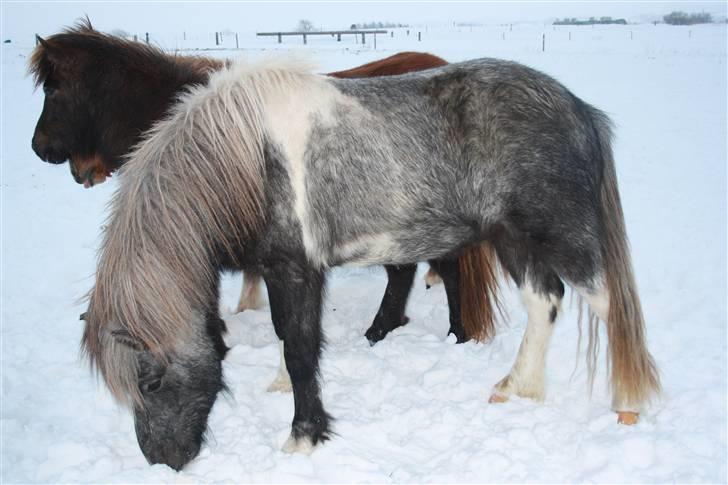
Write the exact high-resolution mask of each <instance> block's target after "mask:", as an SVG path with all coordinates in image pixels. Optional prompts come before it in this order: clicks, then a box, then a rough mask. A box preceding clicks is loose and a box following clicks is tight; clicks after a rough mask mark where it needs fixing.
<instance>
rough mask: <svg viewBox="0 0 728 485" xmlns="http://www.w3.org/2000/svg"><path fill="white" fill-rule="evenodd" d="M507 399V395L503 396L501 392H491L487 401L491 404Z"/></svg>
mask: <svg viewBox="0 0 728 485" xmlns="http://www.w3.org/2000/svg"><path fill="white" fill-rule="evenodd" d="M507 401H508V396H503V395H501V394H491V396H490V399H488V402H489V403H491V404H500V403H504V402H507Z"/></svg>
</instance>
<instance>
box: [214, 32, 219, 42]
mask: <svg viewBox="0 0 728 485" xmlns="http://www.w3.org/2000/svg"><path fill="white" fill-rule="evenodd" d="M215 45H220V36H219V34H218V33H217V32H215Z"/></svg>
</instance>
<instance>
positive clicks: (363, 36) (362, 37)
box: [361, 32, 367, 45]
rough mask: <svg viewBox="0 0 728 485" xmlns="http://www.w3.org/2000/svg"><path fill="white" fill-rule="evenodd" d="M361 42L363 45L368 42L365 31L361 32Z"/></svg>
mask: <svg viewBox="0 0 728 485" xmlns="http://www.w3.org/2000/svg"><path fill="white" fill-rule="evenodd" d="M361 43H362V45H364V44H366V43H367V37H366V34H365V33H364V32H362V33H361Z"/></svg>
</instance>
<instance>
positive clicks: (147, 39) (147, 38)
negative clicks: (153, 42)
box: [144, 32, 149, 44]
mask: <svg viewBox="0 0 728 485" xmlns="http://www.w3.org/2000/svg"><path fill="white" fill-rule="evenodd" d="M144 36H145V37H146V41H147V44H149V32H145V33H144Z"/></svg>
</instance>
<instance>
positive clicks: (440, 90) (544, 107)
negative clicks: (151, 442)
mask: <svg viewBox="0 0 728 485" xmlns="http://www.w3.org/2000/svg"><path fill="white" fill-rule="evenodd" d="M382 107H386V109H383V108H382ZM610 136H611V133H610V129H609V124H608V120H607V118H606V117H605V116H604V115H603V114H601V113H600V112H599V111H598V110H596V109H595V108H593V107H591V106H589V105H587V104H586V103H584V102H583V101H581V100H580V99H579V98H577V97H576V96H574V95H573V94H572V93H571V92H569V91H568V90H567V89H566V88H565V87H563V86H562V85H561V84H559V83H558V82H556V81H555V80H553V79H552V78H550V77H548V76H546V75H544V74H542V73H539V72H537V71H534V70H532V69H529V68H527V67H525V66H521V65H519V64H516V63H512V62H506V61H500V60H495V59H481V60H475V61H469V62H465V63H461V64H454V65H450V66H446V67H442V68H438V69H433V70H429V71H425V72H419V73H411V74H407V75H403V76H391V77H386V78H378V79H361V80H338V79H331V78H325V77H322V76H316V75H313V74H310V72H308V71H307V70H306V69H305V68H302V67H300V66H298V65H295V64H292V63H290V62H288V63H282V64H268V65H263V66H259V67H242V66H234V67H232V68H230V69H223V70H221V71H220V72H219V73H216V74H215V75H213V76H212V77H211V80H210V83H209V85H208V86H207V87H200V88H197V89H195V90H193V91H192V92H191V94H190V95H188V96H186V97H184V98H183V99H182V100H181V104H180V105H179V106H178V107H177V108H175V110H174V111H173V114H172V116H171V117H170V118H169V119H167V120H164V121H162V122H161V123H160V124H159V125H158V126H157V127H155V128H154V129H153V130H152V132H151V134H150V136H149V138H148V139H147V140H146V142H145V143H144V144H143V145H141V146H140V148H139V149H138V150H136V152H135V153H133V155H132V159H131V161H130V162H129V164H128V165H127V166H126V168H125V173H126V175H125V176H124V177H122V183H121V185H120V188H119V192H118V193H117V195H116V196H115V198H114V201H113V204H112V217H111V219H110V221H109V225H108V226H109V227H108V229H107V233H106V235H105V238H104V242H103V245H102V252H101V257H100V262H99V268H98V273H97V279H96V287H95V288H94V290H93V292H92V294H91V305H90V309H89V314H88V321H87V330H86V333H85V340H84V343H85V346H86V348H87V350H88V353H89V355H90V357H91V359H92V361H93V362H95V363H96V364H97V365H98V366H99V368H101V370H102V373H103V375H104V377H105V379H106V382H107V384H108V385H109V387H110V388H111V389H112V390H113V391H114V392H115V394H117V396H120V397H121V398H122V399H123V396H124V395H126V396H132V397H133V396H134V394H135V393H137V392H138V391H137V390H136V389H137V388H138V386H135V385H133V384H134V373H135V372H137V369H136V368H135V366H133V365H131V366H130V365H128V359H126V360H125V359H124V358H123V357H120V356H119V353H118V352H117V350H116V347H119V346H118V345H116V344H109V339H104V338H100V337H99V335H109V334H110V335H112V336H115V335H117V336H118V335H119V333H120V332H121V333H122V334H124V339H123V341H125V342H128V341H129V340H130V339H131V340H132V341H138V342H140V345H143V347H144V348H146V349H148V351H149V352H151V353H153V354H154V355H157V356H159V357H160V359H162V358H164V359H168V360H175V359H177V360H179V359H180V358H182V359H183V360H184V359H185V357H184V356H185V355H192V356H194V359H193V360H195V361H199V360H201V361H205V358H206V356H209V355H210V354H211V351H210V350H206V349H209V347H210V346H209V345H207V346H205V345H197V343H198V341H199V339H202V340H203V343H204V342H205V341H206V340H205V338H204V337H201V336H204V332H201V331H200V328H201V327H202V325H203V322H206V321H209V320H210V318H209V316H210V315H211V314H213V315H216V313H217V309H216V306H215V304H216V303H215V302H216V300H215V297H216V287H217V286H216V285H217V281H216V278H215V275H216V274H217V271H218V270H220V269H222V268H225V267H227V266H229V265H236V266H241V267H243V268H248V267H250V266H251V265H252V266H255V267H256V268H257V269H258V270H259V271H260V273H261V274H262V275H263V277H264V279H265V281H266V284H267V285H268V289H269V296H270V301H271V315H272V319H273V323H274V325H275V327H276V332H277V333H278V334H279V335H282V336H283V338H284V341H285V348H284V352H285V360H286V364H287V367H288V370H289V373H290V376H291V383H292V387H293V392H294V406H295V412H294V419H293V423H292V431H291V438H290V440H289V442H288V444H287V448H289V449H292V450H297V449H304V448H305V449H307V448H308V447H309V446H310V445H316V444H317V443H319V442H321V441H324V440H326V439H327V438H328V437H329V436H330V422H331V418H330V417H329V415H328V414H327V413H326V412H325V410H324V408H323V404H322V402H321V391H320V385H319V379H318V370H319V357H320V351H321V346H322V344H323V335H322V330H321V321H320V320H321V305H322V301H323V288H324V284H325V274H326V271H327V269H328V268H329V267H331V266H335V265H340V264H347V263H348V264H389V265H396V264H411V263H412V262H414V261H420V260H428V261H430V262H431V264H433V265H434V264H437V266H436V267H437V268H438V269H439V270H441V271H444V273H445V274H448V275H452V274H457V272H458V264H457V263H456V261H455V259H454V257H453V255H456V254H459V252H460V251H461V250H462V249H463V248H465V247H468V246H473V245H478V244H481V243H483V242H488V243H490V244H492V247H493V248H494V250H495V252H496V255H497V257H498V260H499V261H500V264H501V265H503V267H504V268H505V269H506V270H507V271H508V274H509V275H510V276H511V278H512V279H513V280H514V281H515V283H516V285H518V287H519V288H520V289H521V290H522V294H523V295H524V298H523V299H524V304H525V305H526V307H527V310H528V315H529V330H528V333H527V335H526V338H525V339H524V342H523V344H522V346H521V351H520V352H519V356H518V358H517V361H516V364H515V365H514V368H513V370H512V372H511V374H509V375H508V376H506V377H505V378H504V379H503V380H502V381H501V383H500V384H499V388H500V390H502V391H504V393H505V395H506V397H507V395H508V394H520V395H525V396H533V397H540V395H542V393H543V391H542V390H543V388H544V386H543V384H544V372H543V371H544V369H543V364H542V363H543V362H545V355H546V349H547V347H548V339H549V336H550V334H551V326H552V325H553V323H554V321H555V320H556V318H557V315H558V311H559V308H560V302H561V299H562V298H563V295H564V282H566V283H568V284H570V285H572V286H574V287H575V288H577V289H579V291H581V292H583V293H584V294H585V295H586V296H585V298H586V299H587V301H589V302H590V304H591V305H592V310H593V311H595V312H597V313H600V312H601V316H602V318H606V325H607V328H608V334H609V337H610V342H609V344H610V349H611V350H610V352H611V356H612V358H611V360H612V364H613V368H612V382H613V386H614V392H615V395H614V402H615V405H616V406H618V410H625V409H624V407H623V406H626V407H628V408H630V409H629V410H631V409H634V408H639V407H640V406H642V405H643V404H644V403H645V402H646V400H647V399H649V398H650V397H651V396H653V395H654V394H655V393H656V392H657V391H658V389H659V381H658V376H657V372H656V369H655V367H654V364H653V361H652V358H651V357H650V355H649V353H648V351H647V348H646V343H645V330H644V321H643V319H642V316H641V310H640V306H639V299H638V296H637V292H636V288H635V284H634V277H633V276H632V271H631V265H630V264H629V257H628V253H627V242H626V236H625V233H624V222H623V215H622V212H621V206H620V203H619V197H618V194H617V189H616V177H615V170H614V162H613V159H612V155H611V150H610ZM447 281H452V278H448V277H446V278H445V282H446V289H447V290H448V301H449V303H450V305H451V306H453V307H455V308H456V311H457V312H458V315H459V308H458V307H459V302H458V300H457V299H454V298H453V292H452V285H450V287H449V288H448V286H447ZM601 282H605V283H604V284H602V283H601ZM590 298H591V299H590ZM617 305H620V307H619V308H615V307H616V306H617ZM607 306H608V309H607ZM205 316H207V319H206V318H205ZM530 338H533V339H535V340H533V341H531V340H530ZM126 347H127V348H129V346H126ZM180 356H182V357H180ZM210 393H211V395H212V396H213V397H214V392H212V391H210ZM145 404H146V401H145ZM172 404H174V403H173V402H172V403H170V402H164V401H159V402H158V403H157V406H161V407H164V406H168V405H172ZM148 411H149V412H150V413H152V414H154V413H156V412H158V410H157V409H156V408H148ZM162 414H164V413H162ZM167 414H169V413H167ZM206 417H207V414H206V413H205V414H204V421H200V420H197V421H195V423H197V424H199V423H200V422H206ZM157 439H159V440H162V441H163V442H164V440H168V437H167V436H164V435H162V436H161V437H158V438H157ZM167 443H172V444H167V445H166V446H171V447H173V448H174V450H175V452H174V453H173V456H174V457H176V456H179V447H180V445H179V443H178V442H177V441H174V442H170V441H167ZM195 446H196V443H192V445H191V446H187V447H186V448H184V449H185V450H195ZM185 456H187V455H185ZM165 459H166V458H165ZM185 462H186V461H185ZM173 463H174V464H175V465H177V464H178V461H177V459H176V458H174V461H173Z"/></svg>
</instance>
